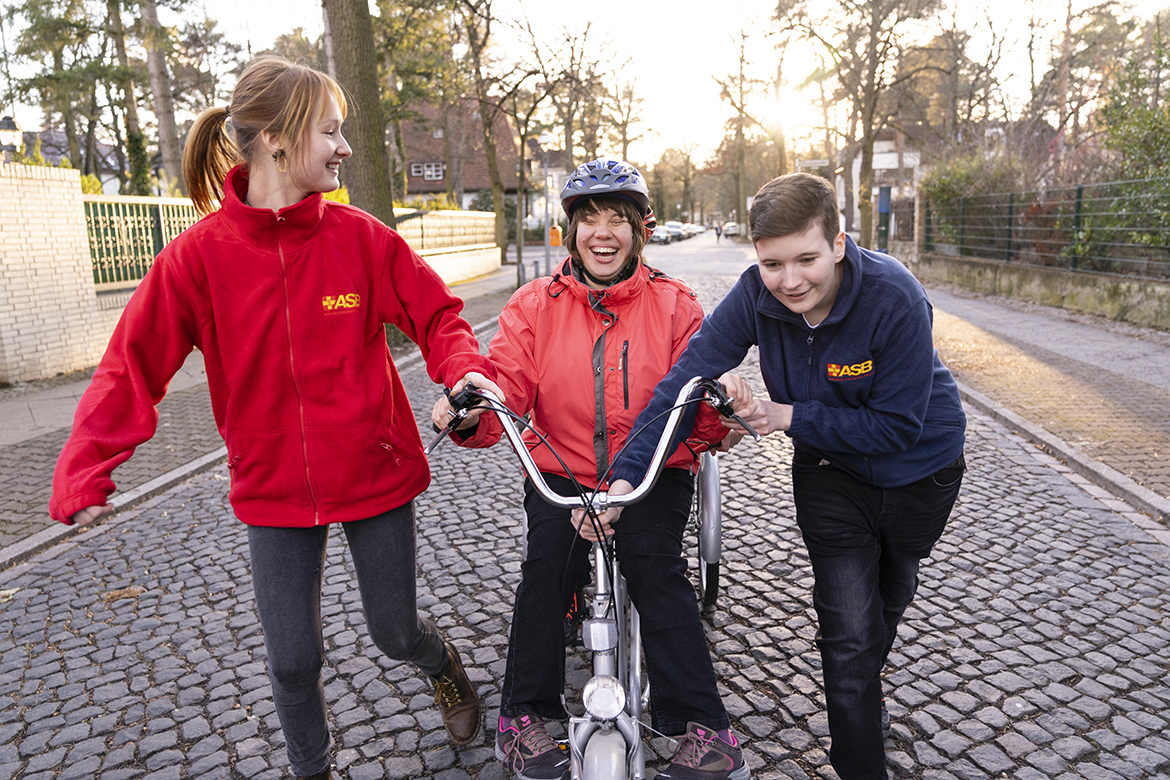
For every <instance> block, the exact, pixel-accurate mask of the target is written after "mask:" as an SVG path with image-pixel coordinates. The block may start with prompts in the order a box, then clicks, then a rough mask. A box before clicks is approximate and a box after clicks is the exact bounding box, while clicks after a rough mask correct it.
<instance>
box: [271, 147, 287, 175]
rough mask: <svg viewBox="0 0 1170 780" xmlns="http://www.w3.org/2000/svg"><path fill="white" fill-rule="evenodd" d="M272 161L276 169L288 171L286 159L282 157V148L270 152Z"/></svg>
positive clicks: (282, 171) (283, 171)
mask: <svg viewBox="0 0 1170 780" xmlns="http://www.w3.org/2000/svg"><path fill="white" fill-rule="evenodd" d="M272 161H273V162H274V163H276V170H278V171H280V172H281V173H288V160H286V159H285V157H284V149H277V150H276V151H275V152H273V153H272Z"/></svg>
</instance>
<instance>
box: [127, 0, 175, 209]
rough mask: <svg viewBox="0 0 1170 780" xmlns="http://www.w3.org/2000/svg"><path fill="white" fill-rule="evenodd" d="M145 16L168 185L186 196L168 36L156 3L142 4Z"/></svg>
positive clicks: (149, 66) (148, 66)
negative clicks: (168, 65)
mask: <svg viewBox="0 0 1170 780" xmlns="http://www.w3.org/2000/svg"><path fill="white" fill-rule="evenodd" d="M138 7H139V10H140V12H141V14H142V26H143V31H142V42H143V44H145V46H146V70H147V73H149V74H150V92H151V97H152V98H153V102H154V117H155V120H156V121H157V122H158V146H159V152H160V153H161V155H162V164H163V170H164V171H165V172H166V177H167V182H168V183H169V184H170V185H172V186H174V187H176V188H177V189H178V190H179V192H181V193H183V194H186V192H187V190H186V188H185V187H184V186H183V149H182V147H181V146H180V145H179V128H178V126H177V125H176V124H175V101H174V98H173V97H172V95H171V75H170V73H169V72H168V71H167V57H166V52H167V48H168V40H167V38H168V36H167V32H166V30H164V29H163V27H162V25H161V24H159V22H158V4H157V3H156V2H155V0H138Z"/></svg>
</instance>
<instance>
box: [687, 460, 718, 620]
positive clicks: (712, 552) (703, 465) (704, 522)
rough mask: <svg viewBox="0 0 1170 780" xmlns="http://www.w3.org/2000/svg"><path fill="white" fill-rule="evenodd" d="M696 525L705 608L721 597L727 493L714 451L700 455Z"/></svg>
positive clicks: (695, 508) (700, 600)
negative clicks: (720, 567) (722, 488)
mask: <svg viewBox="0 0 1170 780" xmlns="http://www.w3.org/2000/svg"><path fill="white" fill-rule="evenodd" d="M694 512H695V515H696V517H695V524H696V526H697V528H696V530H697V535H698V538H699V603H700V606H701V607H702V609H703V611H709V610H711V609H714V608H715V605H716V603H717V602H718V600H719V560H720V558H721V557H722V554H723V494H722V490H721V489H720V486H719V459H718V458H716V457H715V455H714V454H712V453H710V452H704V453H703V454H702V455H700V456H699V474H698V476H697V477H696V478H695V502H694Z"/></svg>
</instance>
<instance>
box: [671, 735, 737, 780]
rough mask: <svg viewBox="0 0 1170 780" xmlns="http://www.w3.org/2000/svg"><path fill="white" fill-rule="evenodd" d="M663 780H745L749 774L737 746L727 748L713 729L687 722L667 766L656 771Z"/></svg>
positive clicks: (727, 745)
mask: <svg viewBox="0 0 1170 780" xmlns="http://www.w3.org/2000/svg"><path fill="white" fill-rule="evenodd" d="M732 739H734V737H732ZM658 776H659V777H660V778H663V780H748V778H749V777H750V776H751V771H750V770H749V769H748V768H747V764H745V763H744V761H743V751H741V750H740V749H739V743H738V742H737V743H736V744H734V745H729V744H727V743H726V742H724V741H723V740H721V739H720V738H719V735H718V734H716V733H715V731H714V730H712V729H709V728H707V727H706V726H700V725H699V724H698V723H688V724H687V733H686V734H684V735H683V736H682V737H680V738H679V741H678V750H676V751H674V755H673V756H671V757H670V765H669V766H667V767H666V768H665V769H662V770H660V771H659V772H658Z"/></svg>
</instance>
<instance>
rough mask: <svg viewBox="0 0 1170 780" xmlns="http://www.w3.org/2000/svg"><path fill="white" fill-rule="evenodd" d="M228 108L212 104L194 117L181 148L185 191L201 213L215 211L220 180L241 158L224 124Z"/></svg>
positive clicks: (221, 198)
mask: <svg viewBox="0 0 1170 780" xmlns="http://www.w3.org/2000/svg"><path fill="white" fill-rule="evenodd" d="M225 120H227V121H231V120H230V119H228V108H227V107H226V106H225V107H224V108H212V109H208V110H207V111H204V112H203V113H202V114H200V115H199V118H198V119H196V120H195V126H194V127H192V128H191V133H190V135H188V136H187V146H186V147H185V148H184V149H183V180H184V181H185V182H186V183H187V193H188V194H189V195H190V196H191V200H193V201H195V210H196V211H198V212H199V213H200V214H202V215H207V214H210V213H211V212H213V211H215V208H216V202H217V201H221V200H223V180H224V178H225V177H226V176H227V174H228V171H230V170H231V169H232V168H233V167H234V166H236V165H238V164H239V163H241V162H243V158H242V156H241V155H240V150H239V148H237V146H236V143H235V141H234V140H233V138H232V136H231V134H230V133H229V132H228V130H227V128H226V127H225V126H224V124H225Z"/></svg>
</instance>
